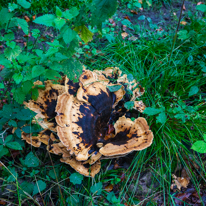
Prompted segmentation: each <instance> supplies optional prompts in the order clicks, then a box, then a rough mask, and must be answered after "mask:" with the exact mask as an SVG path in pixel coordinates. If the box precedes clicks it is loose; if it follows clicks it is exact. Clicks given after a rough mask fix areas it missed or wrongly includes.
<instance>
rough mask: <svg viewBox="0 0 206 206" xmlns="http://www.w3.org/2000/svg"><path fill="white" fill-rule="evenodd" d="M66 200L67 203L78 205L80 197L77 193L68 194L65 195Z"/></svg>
mask: <svg viewBox="0 0 206 206" xmlns="http://www.w3.org/2000/svg"><path fill="white" fill-rule="evenodd" d="M66 202H67V203H68V205H79V202H80V199H79V196H78V195H73V194H72V195H70V196H69V197H67V199H66Z"/></svg>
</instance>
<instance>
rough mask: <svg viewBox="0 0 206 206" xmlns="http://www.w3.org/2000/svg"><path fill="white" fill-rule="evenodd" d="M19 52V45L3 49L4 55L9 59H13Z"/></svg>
mask: <svg viewBox="0 0 206 206" xmlns="http://www.w3.org/2000/svg"><path fill="white" fill-rule="evenodd" d="M20 53H21V48H20V47H19V46H15V48H14V49H11V48H6V49H5V50H4V55H5V57H6V58H7V59H8V60H10V61H12V60H13V59H15V58H16V57H17V56H18V55H19V54H20Z"/></svg>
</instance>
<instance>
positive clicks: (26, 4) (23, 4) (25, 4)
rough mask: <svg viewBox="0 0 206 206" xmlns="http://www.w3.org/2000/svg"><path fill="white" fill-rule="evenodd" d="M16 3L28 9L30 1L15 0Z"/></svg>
mask: <svg viewBox="0 0 206 206" xmlns="http://www.w3.org/2000/svg"><path fill="white" fill-rule="evenodd" d="M17 3H18V4H19V5H21V6H22V7H24V8H25V9H28V8H29V7H30V6H31V3H30V2H28V1H26V0H17Z"/></svg>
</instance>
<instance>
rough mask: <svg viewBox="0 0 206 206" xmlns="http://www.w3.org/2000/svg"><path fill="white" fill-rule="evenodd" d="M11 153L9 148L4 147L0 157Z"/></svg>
mask: <svg viewBox="0 0 206 206" xmlns="http://www.w3.org/2000/svg"><path fill="white" fill-rule="evenodd" d="M8 153H9V150H8V149H7V148H3V149H2V150H1V152H0V158H2V157H3V156H4V155H7V154H8Z"/></svg>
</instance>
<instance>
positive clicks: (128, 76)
mask: <svg viewBox="0 0 206 206" xmlns="http://www.w3.org/2000/svg"><path fill="white" fill-rule="evenodd" d="M127 79H128V81H129V82H132V81H133V80H134V77H133V75H132V74H128V75H127Z"/></svg>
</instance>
